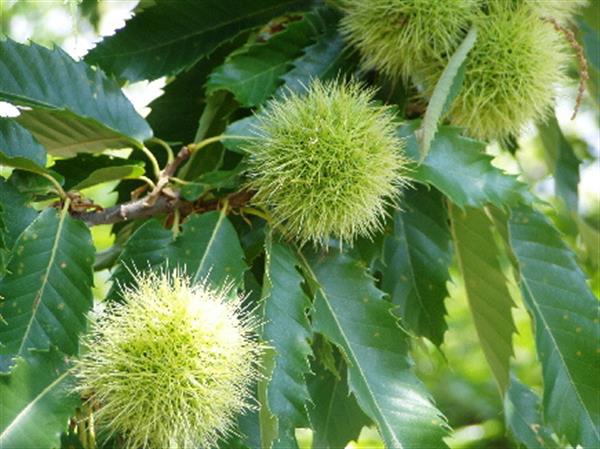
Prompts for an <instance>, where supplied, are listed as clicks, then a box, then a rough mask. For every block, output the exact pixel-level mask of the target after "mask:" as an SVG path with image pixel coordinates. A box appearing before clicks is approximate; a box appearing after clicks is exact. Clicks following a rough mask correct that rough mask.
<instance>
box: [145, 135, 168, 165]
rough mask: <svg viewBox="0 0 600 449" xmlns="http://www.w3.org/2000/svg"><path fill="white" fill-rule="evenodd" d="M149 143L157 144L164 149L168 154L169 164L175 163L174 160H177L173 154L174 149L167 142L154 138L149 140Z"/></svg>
mask: <svg viewBox="0 0 600 449" xmlns="http://www.w3.org/2000/svg"><path fill="white" fill-rule="evenodd" d="M148 142H151V143H155V144H157V145H159V146H161V147H162V148H164V150H165V151H166V153H167V164H170V163H171V162H173V159H175V154H174V153H173V149H172V148H171V146H170V145H169V144H168V143H167V142H165V141H164V140H162V139H159V138H158V137H153V138H151V139H150V140H148Z"/></svg>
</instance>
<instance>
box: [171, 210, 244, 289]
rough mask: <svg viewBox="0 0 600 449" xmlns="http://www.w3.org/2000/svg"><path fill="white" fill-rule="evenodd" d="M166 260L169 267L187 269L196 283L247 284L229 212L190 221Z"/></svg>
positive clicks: (200, 216)
mask: <svg viewBox="0 0 600 449" xmlns="http://www.w3.org/2000/svg"><path fill="white" fill-rule="evenodd" d="M167 256H168V259H169V266H170V267H176V266H179V267H181V268H184V269H185V271H186V272H187V274H188V275H189V276H190V278H191V279H192V281H193V282H199V281H201V280H203V279H206V278H208V279H209V281H210V282H211V283H213V284H214V285H215V286H223V285H225V284H226V283H228V282H229V283H231V284H233V285H235V286H240V285H241V284H242V282H243V280H244V272H245V271H246V263H245V262H244V252H243V250H242V246H241V245H240V241H239V238H238V236H237V232H236V231H235V229H234V227H233V225H232V224H231V222H230V221H229V220H228V219H227V216H226V208H223V209H222V210H221V211H220V212H217V211H215V212H208V213H204V214H201V215H194V216H192V217H190V218H188V220H187V221H186V222H185V223H184V225H183V229H182V231H181V234H180V235H179V237H178V238H177V240H175V241H174V242H173V243H172V244H171V246H170V247H169V249H168V252H167Z"/></svg>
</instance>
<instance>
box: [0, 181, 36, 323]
mask: <svg viewBox="0 0 600 449" xmlns="http://www.w3.org/2000/svg"><path fill="white" fill-rule="evenodd" d="M0 203H2V208H3V209H4V224H5V226H6V232H5V234H4V239H5V244H6V246H7V248H12V247H13V245H14V244H15V242H16V241H17V238H18V237H19V235H21V232H23V230H24V229H25V228H26V227H27V226H29V224H30V223H31V222H32V221H33V220H34V219H35V217H36V216H37V212H36V211H35V210H34V209H32V208H31V207H29V206H28V205H27V199H26V198H25V196H24V195H22V194H21V193H20V192H19V191H18V190H17V189H16V188H15V187H14V186H12V185H11V184H10V183H8V182H7V181H5V180H3V179H0ZM0 314H1V312H0Z"/></svg>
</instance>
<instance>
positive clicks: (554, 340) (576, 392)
mask: <svg viewBox="0 0 600 449" xmlns="http://www.w3.org/2000/svg"><path fill="white" fill-rule="evenodd" d="M522 284H523V286H524V287H525V288H526V289H527V293H528V294H529V296H530V298H531V304H532V305H533V306H534V308H535V310H536V312H537V314H538V316H539V317H540V320H541V322H542V324H543V326H544V330H545V331H546V333H547V334H548V336H549V338H550V340H551V341H552V345H553V346H554V348H555V349H556V353H557V354H558V357H559V359H560V361H561V364H562V366H563V370H564V372H565V373H566V375H567V377H568V379H569V382H570V385H571V386H572V388H573V390H574V391H575V397H576V398H577V400H578V402H579V403H580V404H581V408H582V409H583V410H584V412H585V416H586V417H587V419H588V420H589V422H590V423H591V428H592V431H593V432H594V435H596V438H598V439H599V440H600V434H599V433H598V430H597V428H596V426H595V425H594V420H593V419H592V417H591V415H590V413H589V411H588V409H587V407H586V405H585V403H584V402H583V399H582V397H581V394H580V393H579V390H578V389H577V387H576V385H577V384H576V383H575V381H574V380H573V377H572V376H571V373H570V371H569V369H568V365H567V364H566V362H565V359H564V357H563V354H562V352H561V350H560V347H559V346H558V343H557V342H556V339H555V338H554V334H552V332H551V328H550V326H549V325H548V322H547V321H546V319H545V317H544V315H543V313H542V311H541V309H540V307H539V305H538V303H537V300H536V299H535V298H536V296H535V295H534V294H533V292H532V291H531V289H530V288H529V283H528V281H527V278H525V277H524V276H523V277H522Z"/></svg>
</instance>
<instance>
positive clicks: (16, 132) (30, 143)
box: [0, 117, 46, 167]
mask: <svg viewBox="0 0 600 449" xmlns="http://www.w3.org/2000/svg"><path fill="white" fill-rule="evenodd" d="M13 158H20V159H21V158H22V159H28V160H30V161H32V162H33V163H35V164H37V165H39V166H41V167H45V166H46V150H45V149H44V147H43V146H41V145H40V144H39V142H37V141H36V140H35V139H34V138H33V136H32V135H31V133H30V132H29V131H27V130H26V129H25V128H23V127H22V126H21V125H19V124H18V123H17V122H16V121H15V120H14V119H10V118H4V117H0V164H4V165H10V162H8V163H7V161H6V159H13Z"/></svg>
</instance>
